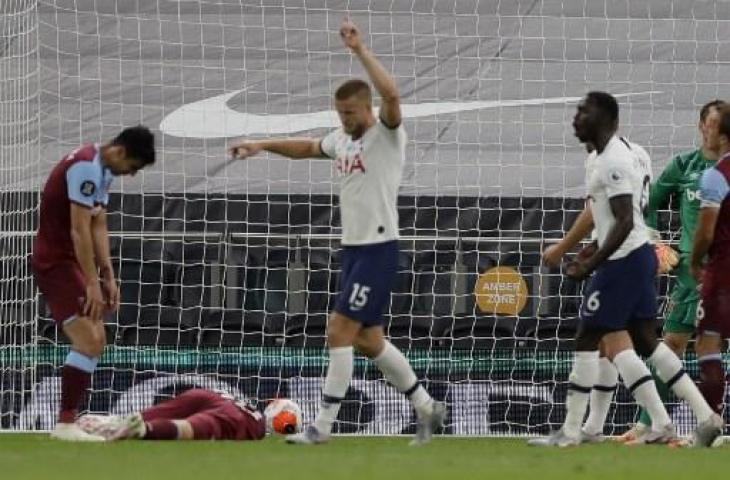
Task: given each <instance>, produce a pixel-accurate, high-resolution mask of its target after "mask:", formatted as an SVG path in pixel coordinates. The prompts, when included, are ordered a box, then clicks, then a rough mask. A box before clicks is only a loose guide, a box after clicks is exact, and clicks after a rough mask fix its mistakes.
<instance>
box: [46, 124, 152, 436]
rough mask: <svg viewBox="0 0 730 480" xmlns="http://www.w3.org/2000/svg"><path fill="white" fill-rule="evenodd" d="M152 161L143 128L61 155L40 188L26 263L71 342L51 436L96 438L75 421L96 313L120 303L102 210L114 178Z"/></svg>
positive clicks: (99, 324)
mask: <svg viewBox="0 0 730 480" xmlns="http://www.w3.org/2000/svg"><path fill="white" fill-rule="evenodd" d="M154 161H155V147H154V136H153V135H152V133H151V132H150V131H149V130H148V129H147V128H146V127H142V126H138V127H132V128H127V129H125V130H123V131H122V132H121V133H120V134H119V135H118V136H117V137H116V138H115V139H114V140H112V141H111V142H109V143H107V144H104V145H101V146H99V145H96V144H88V145H84V146H82V147H79V148H78V149H77V150H75V151H73V152H72V153H71V154H69V155H68V156H66V157H65V158H64V159H63V160H61V162H60V163H59V164H57V165H56V167H55V168H54V169H53V170H52V171H51V174H50V175H49V177H48V180H47V181H46V185H45V187H44V188H43V195H42V197H41V207H40V221H39V228H38V233H37V234H36V238H35V243H34V245H33V259H32V266H33V272H34V275H35V279H36V282H37V284H38V289H39V290H40V291H41V293H43V296H44V297H45V299H46V303H47V304H48V307H49V308H50V311H51V315H52V317H53V319H54V320H55V321H56V324H57V325H58V326H59V327H61V328H62V329H63V332H64V333H65V334H66V336H67V337H68V338H69V339H70V340H71V351H70V352H69V354H68V356H67V357H66V361H65V362H64V365H63V371H62V374H61V412H60V416H59V419H58V423H57V424H56V428H55V429H54V430H53V432H51V436H52V437H54V438H58V439H61V440H70V441H103V440H104V439H103V438H101V437H99V436H95V435H89V434H87V433H86V432H84V431H83V430H81V429H80V428H78V426H77V425H76V424H75V423H74V422H75V420H76V414H77V411H78V408H79V405H80V404H81V402H82V399H83V397H84V394H85V392H86V389H87V388H88V386H89V382H90V380H91V375H92V373H94V369H95V368H96V364H97V362H98V361H99V357H100V356H101V354H102V352H103V350H104V345H105V344H106V333H105V331H104V322H103V319H102V316H103V315H104V313H105V312H111V311H114V310H116V309H117V307H118V306H119V287H118V285H117V281H116V279H115V278H114V270H113V269H112V264H111V258H110V253H109V234H108V231H107V223H106V206H107V203H108V201H109V187H110V185H111V183H112V180H113V179H114V177H116V176H119V175H134V174H136V173H137V171H139V170H141V169H142V168H144V167H146V166H147V165H151V164H152V163H154Z"/></svg>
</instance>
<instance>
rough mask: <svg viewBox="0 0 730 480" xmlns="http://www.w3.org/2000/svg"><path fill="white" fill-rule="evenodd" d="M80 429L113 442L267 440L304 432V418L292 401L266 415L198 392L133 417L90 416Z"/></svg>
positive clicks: (224, 396) (272, 406)
mask: <svg viewBox="0 0 730 480" xmlns="http://www.w3.org/2000/svg"><path fill="white" fill-rule="evenodd" d="M77 423H78V425H79V427H80V428H81V429H83V430H84V431H85V432H87V433H88V434H90V435H96V436H100V437H102V438H105V439H107V440H124V439H134V438H136V439H143V440H261V439H262V438H264V437H265V436H266V433H267V432H269V433H279V434H282V435H283V434H292V433H296V432H298V431H300V430H301V426H302V414H301V410H300V409H299V406H298V405H297V404H296V403H294V402H293V401H291V400H287V399H276V400H273V401H271V402H270V403H269V404H268V405H267V407H266V409H265V410H264V413H263V414H262V413H261V412H260V411H259V410H257V409H256V407H255V406H254V405H253V404H251V403H250V402H248V401H246V400H241V399H237V398H235V397H233V396H232V395H230V394H228V393H225V392H220V391H213V390H206V389H201V388H193V389H191V390H187V391H185V392H183V393H182V394H180V395H178V396H177V397H175V398H173V399H171V400H168V401H166V402H162V403H160V404H158V405H155V406H153V407H150V408H148V409H146V410H142V411H141V412H138V413H134V414H132V415H129V416H127V417H117V416H101V415H84V416H82V417H81V418H79V420H78V422H77Z"/></svg>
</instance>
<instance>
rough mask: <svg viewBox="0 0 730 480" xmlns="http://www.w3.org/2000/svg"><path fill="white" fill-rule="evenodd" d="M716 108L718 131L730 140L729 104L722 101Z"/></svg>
mask: <svg viewBox="0 0 730 480" xmlns="http://www.w3.org/2000/svg"><path fill="white" fill-rule="evenodd" d="M717 108H718V109H719V110H720V126H719V127H718V132H719V133H720V135H725V136H726V137H727V138H728V140H730V104H727V103H723V104H722V105H720V106H719V107H717Z"/></svg>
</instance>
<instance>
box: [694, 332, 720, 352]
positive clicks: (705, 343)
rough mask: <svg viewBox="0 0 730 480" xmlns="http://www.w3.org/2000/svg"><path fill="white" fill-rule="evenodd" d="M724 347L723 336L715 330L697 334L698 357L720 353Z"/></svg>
mask: <svg viewBox="0 0 730 480" xmlns="http://www.w3.org/2000/svg"><path fill="white" fill-rule="evenodd" d="M722 347H723V340H722V337H721V336H720V335H718V334H715V333H714V332H703V333H701V334H700V335H698V336H697V341H696V343H695V352H697V356H698V357H702V356H705V355H712V354H715V353H719V352H720V351H721V350H722Z"/></svg>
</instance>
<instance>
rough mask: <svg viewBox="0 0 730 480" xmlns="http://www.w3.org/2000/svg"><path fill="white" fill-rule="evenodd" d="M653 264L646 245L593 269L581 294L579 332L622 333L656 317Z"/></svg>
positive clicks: (654, 268)
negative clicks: (620, 331) (636, 322)
mask: <svg viewBox="0 0 730 480" xmlns="http://www.w3.org/2000/svg"><path fill="white" fill-rule="evenodd" d="M656 269H657V260H656V253H654V248H653V247H652V246H651V245H650V244H648V243H647V244H646V245H644V246H641V247H639V248H637V249H636V250H634V251H633V252H631V253H630V254H628V255H627V256H625V257H624V258H619V259H618V260H608V261H606V262H605V263H603V265H601V266H600V267H598V269H596V272H595V273H594V274H593V276H592V277H591V279H590V280H589V281H588V284H587V285H586V287H585V290H584V292H583V304H582V305H581V309H580V319H581V324H582V325H581V326H582V327H583V328H594V329H603V330H608V331H618V330H625V329H626V328H627V327H628V325H629V324H630V323H631V322H632V321H634V320H649V319H653V318H655V317H656V313H657V292H656Z"/></svg>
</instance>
